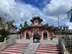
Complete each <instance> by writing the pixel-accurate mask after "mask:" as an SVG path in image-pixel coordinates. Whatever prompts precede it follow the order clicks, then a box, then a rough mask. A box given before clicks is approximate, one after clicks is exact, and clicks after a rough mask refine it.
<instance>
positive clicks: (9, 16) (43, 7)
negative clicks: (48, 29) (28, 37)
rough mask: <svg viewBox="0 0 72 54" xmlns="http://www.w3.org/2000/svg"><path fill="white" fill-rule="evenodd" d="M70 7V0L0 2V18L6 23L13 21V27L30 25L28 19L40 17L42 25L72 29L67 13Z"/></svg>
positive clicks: (6, 0)
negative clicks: (26, 23)
mask: <svg viewBox="0 0 72 54" xmlns="http://www.w3.org/2000/svg"><path fill="white" fill-rule="evenodd" d="M71 7H72V0H0V17H3V18H5V19H6V20H7V21H10V20H15V22H14V25H16V26H17V27H18V28H19V25H20V24H21V23H22V24H24V22H25V21H27V22H28V24H29V25H30V24H31V22H30V19H32V18H33V17H35V16H40V18H41V19H43V24H46V23H48V24H49V25H54V26H58V18H59V25H60V26H63V25H67V26H69V28H70V29H72V22H70V21H69V17H68V16H67V12H68V11H69V10H70V9H71Z"/></svg>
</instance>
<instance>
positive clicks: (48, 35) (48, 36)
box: [47, 31, 50, 40]
mask: <svg viewBox="0 0 72 54" xmlns="http://www.w3.org/2000/svg"><path fill="white" fill-rule="evenodd" d="M47 39H48V40H49V39H50V34H49V31H47Z"/></svg>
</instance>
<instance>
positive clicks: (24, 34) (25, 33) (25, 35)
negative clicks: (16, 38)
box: [24, 31, 26, 39]
mask: <svg viewBox="0 0 72 54" xmlns="http://www.w3.org/2000/svg"><path fill="white" fill-rule="evenodd" d="M24 39H26V31H25V32H24Z"/></svg>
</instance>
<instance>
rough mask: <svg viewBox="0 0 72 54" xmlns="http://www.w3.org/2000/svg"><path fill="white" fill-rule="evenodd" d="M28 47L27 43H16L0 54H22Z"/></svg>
mask: <svg viewBox="0 0 72 54" xmlns="http://www.w3.org/2000/svg"><path fill="white" fill-rule="evenodd" d="M28 45H29V44H27V43H15V44H13V45H12V46H10V47H8V48H6V49H5V50H3V51H0V54H22V53H23V52H24V51H25V49H26V48H27V46H28Z"/></svg>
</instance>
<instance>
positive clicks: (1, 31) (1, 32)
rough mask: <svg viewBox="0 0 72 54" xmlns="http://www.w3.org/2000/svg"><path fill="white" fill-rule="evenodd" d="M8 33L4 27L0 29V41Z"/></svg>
mask: <svg viewBox="0 0 72 54" xmlns="http://www.w3.org/2000/svg"><path fill="white" fill-rule="evenodd" d="M8 35H9V32H8V31H6V30H5V29H0V42H3V41H4V38H5V37H7V36H8Z"/></svg>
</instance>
